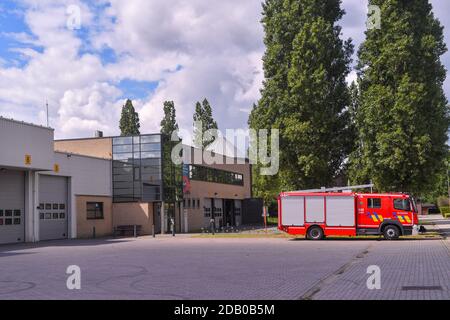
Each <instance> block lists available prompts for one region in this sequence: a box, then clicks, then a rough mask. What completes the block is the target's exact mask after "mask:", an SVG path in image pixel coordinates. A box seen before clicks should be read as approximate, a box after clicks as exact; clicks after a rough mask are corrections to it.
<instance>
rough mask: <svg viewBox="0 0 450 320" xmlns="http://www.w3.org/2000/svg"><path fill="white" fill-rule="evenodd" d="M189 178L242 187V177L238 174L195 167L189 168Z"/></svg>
mask: <svg viewBox="0 0 450 320" xmlns="http://www.w3.org/2000/svg"><path fill="white" fill-rule="evenodd" d="M189 178H190V179H192V180H197V181H206V182H215V183H222V184H232V185H236V186H243V185H244V176H243V175H242V174H240V173H235V172H230V171H225V170H219V169H214V168H207V167H202V166H195V165H190V166H189Z"/></svg>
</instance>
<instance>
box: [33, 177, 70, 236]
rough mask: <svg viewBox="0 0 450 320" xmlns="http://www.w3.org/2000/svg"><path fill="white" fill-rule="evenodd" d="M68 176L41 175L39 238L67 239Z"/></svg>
mask: <svg viewBox="0 0 450 320" xmlns="http://www.w3.org/2000/svg"><path fill="white" fill-rule="evenodd" d="M67 233H68V206H67V178H65V177H56V176H45V175H40V176H39V239H40V240H57V239H67Z"/></svg>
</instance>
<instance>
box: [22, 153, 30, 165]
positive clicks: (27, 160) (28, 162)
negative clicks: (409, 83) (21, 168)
mask: <svg viewBox="0 0 450 320" xmlns="http://www.w3.org/2000/svg"><path fill="white" fill-rule="evenodd" d="M24 162H25V165H26V166H29V165H31V156H30V155H29V154H26V155H25V161H24Z"/></svg>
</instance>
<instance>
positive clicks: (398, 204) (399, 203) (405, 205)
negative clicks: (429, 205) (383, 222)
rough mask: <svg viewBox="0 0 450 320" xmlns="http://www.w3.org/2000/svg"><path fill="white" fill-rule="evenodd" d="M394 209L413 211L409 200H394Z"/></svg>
mask: <svg viewBox="0 0 450 320" xmlns="http://www.w3.org/2000/svg"><path fill="white" fill-rule="evenodd" d="M394 209H396V210H402V211H411V205H410V203H409V200H408V199H394Z"/></svg>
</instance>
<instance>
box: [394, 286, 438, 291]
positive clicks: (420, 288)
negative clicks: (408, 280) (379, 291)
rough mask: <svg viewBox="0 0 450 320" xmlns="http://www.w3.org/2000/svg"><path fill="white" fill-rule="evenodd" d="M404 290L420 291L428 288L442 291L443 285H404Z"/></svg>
mask: <svg viewBox="0 0 450 320" xmlns="http://www.w3.org/2000/svg"><path fill="white" fill-rule="evenodd" d="M402 290H403V291H419V290H428V291H439V290H440V291H442V287H441V286H405V287H402Z"/></svg>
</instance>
